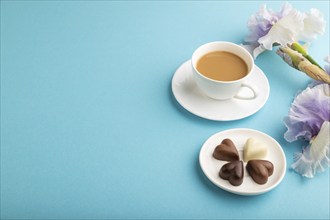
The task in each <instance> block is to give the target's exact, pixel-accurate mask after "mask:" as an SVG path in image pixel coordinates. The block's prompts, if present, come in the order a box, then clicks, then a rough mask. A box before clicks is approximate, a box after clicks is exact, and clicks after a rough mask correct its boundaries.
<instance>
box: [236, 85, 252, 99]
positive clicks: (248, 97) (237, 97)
mask: <svg viewBox="0 0 330 220" xmlns="http://www.w3.org/2000/svg"><path fill="white" fill-rule="evenodd" d="M244 87H245V88H248V89H249V90H251V92H252V93H253V96H244V95H240V94H239V92H238V94H237V95H235V96H234V98H236V99H242V100H252V99H255V98H257V97H258V93H257V90H256V89H255V88H253V86H250V85H248V84H245V83H243V84H242V85H241V88H240V90H241V89H242V88H244Z"/></svg>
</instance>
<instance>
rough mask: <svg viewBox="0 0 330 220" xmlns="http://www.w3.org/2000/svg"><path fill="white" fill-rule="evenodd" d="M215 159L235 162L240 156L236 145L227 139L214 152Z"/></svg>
mask: <svg viewBox="0 0 330 220" xmlns="http://www.w3.org/2000/svg"><path fill="white" fill-rule="evenodd" d="M213 157H214V158H216V159H218V160H225V161H235V160H239V155H238V152H237V149H236V147H235V145H234V143H233V142H232V141H231V140H230V139H228V138H226V139H224V140H223V141H222V142H221V144H219V145H218V146H217V147H216V148H215V149H214V151H213Z"/></svg>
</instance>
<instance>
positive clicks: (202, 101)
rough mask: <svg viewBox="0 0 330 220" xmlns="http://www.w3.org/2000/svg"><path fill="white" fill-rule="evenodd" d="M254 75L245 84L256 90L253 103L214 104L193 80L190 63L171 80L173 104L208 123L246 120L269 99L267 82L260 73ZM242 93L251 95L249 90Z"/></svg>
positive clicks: (180, 69) (249, 101)
mask: <svg viewBox="0 0 330 220" xmlns="http://www.w3.org/2000/svg"><path fill="white" fill-rule="evenodd" d="M254 69H255V71H254V72H253V73H252V74H251V75H250V76H249V77H248V78H247V80H246V81H245V82H246V83H247V84H250V85H253V86H254V87H255V88H256V89H257V90H258V96H257V98H256V99H253V100H239V99H229V100H225V101H220V100H215V99H212V98H209V97H207V96H206V95H204V94H203V93H202V92H201V91H200V89H199V88H198V87H197V85H196V84H195V82H194V80H193V72H192V66H191V61H190V60H188V61H186V62H185V63H183V64H182V65H181V66H180V67H179V68H178V69H177V70H176V72H175V74H174V76H173V78H172V91H173V94H174V97H175V98H176V100H177V101H178V102H179V103H180V105H181V106H182V107H184V108H185V109H186V110H188V111H189V112H191V113H193V114H195V115H197V116H199V117H202V118H206V119H210V120H215V121H231V120H238V119H242V118H245V117H248V116H250V115H252V114H254V113H256V112H257V111H259V110H260V109H261V108H262V107H263V106H264V104H265V103H266V101H267V99H268V97H269V83H268V79H267V77H266V76H265V74H264V73H263V72H262V70H261V69H260V68H259V67H257V66H255V68H254ZM242 92H251V91H249V90H247V91H244V90H243V91H242Z"/></svg>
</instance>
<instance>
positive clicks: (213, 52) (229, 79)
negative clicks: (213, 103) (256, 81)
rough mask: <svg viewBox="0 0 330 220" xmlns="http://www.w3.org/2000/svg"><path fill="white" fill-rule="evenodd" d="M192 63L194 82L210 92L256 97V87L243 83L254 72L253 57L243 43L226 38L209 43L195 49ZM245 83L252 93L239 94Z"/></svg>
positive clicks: (222, 96) (228, 96)
mask: <svg viewBox="0 0 330 220" xmlns="http://www.w3.org/2000/svg"><path fill="white" fill-rule="evenodd" d="M191 64H192V67H193V72H194V77H195V82H196V84H197V86H198V87H199V88H200V89H201V90H202V92H204V93H205V94H206V95H207V96H209V97H211V98H213V99H218V100H226V99H231V98H237V99H246V100H249V99H255V98H256V97H257V92H256V89H255V88H253V87H252V86H251V85H248V84H246V83H244V81H245V80H246V78H247V77H248V76H249V75H250V74H251V73H253V70H254V60H253V58H252V56H251V54H250V53H249V52H248V51H247V50H246V49H244V48H243V47H241V46H239V45H237V44H234V43H231V42H225V41H216V42H211V43H207V44H204V45H202V46H200V47H199V48H197V49H196V50H195V52H194V53H193V55H192V59H191ZM243 87H246V88H248V89H249V90H251V92H252V93H253V95H252V96H242V95H238V94H239V90H240V89H241V88H243Z"/></svg>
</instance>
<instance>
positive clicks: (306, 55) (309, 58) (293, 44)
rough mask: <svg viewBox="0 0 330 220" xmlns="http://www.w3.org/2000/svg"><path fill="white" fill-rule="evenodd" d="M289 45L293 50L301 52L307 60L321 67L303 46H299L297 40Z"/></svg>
mask: <svg viewBox="0 0 330 220" xmlns="http://www.w3.org/2000/svg"><path fill="white" fill-rule="evenodd" d="M289 47H290V48H291V49H293V50H295V51H298V52H299V53H301V54H302V55H303V56H304V57H305V58H306V59H307V60H309V61H310V62H311V63H312V64H314V65H316V66H318V67H319V68H321V69H323V68H322V67H321V66H320V65H319V64H318V63H317V62H316V61H315V60H314V59H313V58H312V57H311V56H310V55H309V54H308V53H307V51H306V50H305V48H304V47H303V46H301V45H300V44H299V43H298V42H294V43H292V44H291V45H289Z"/></svg>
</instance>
